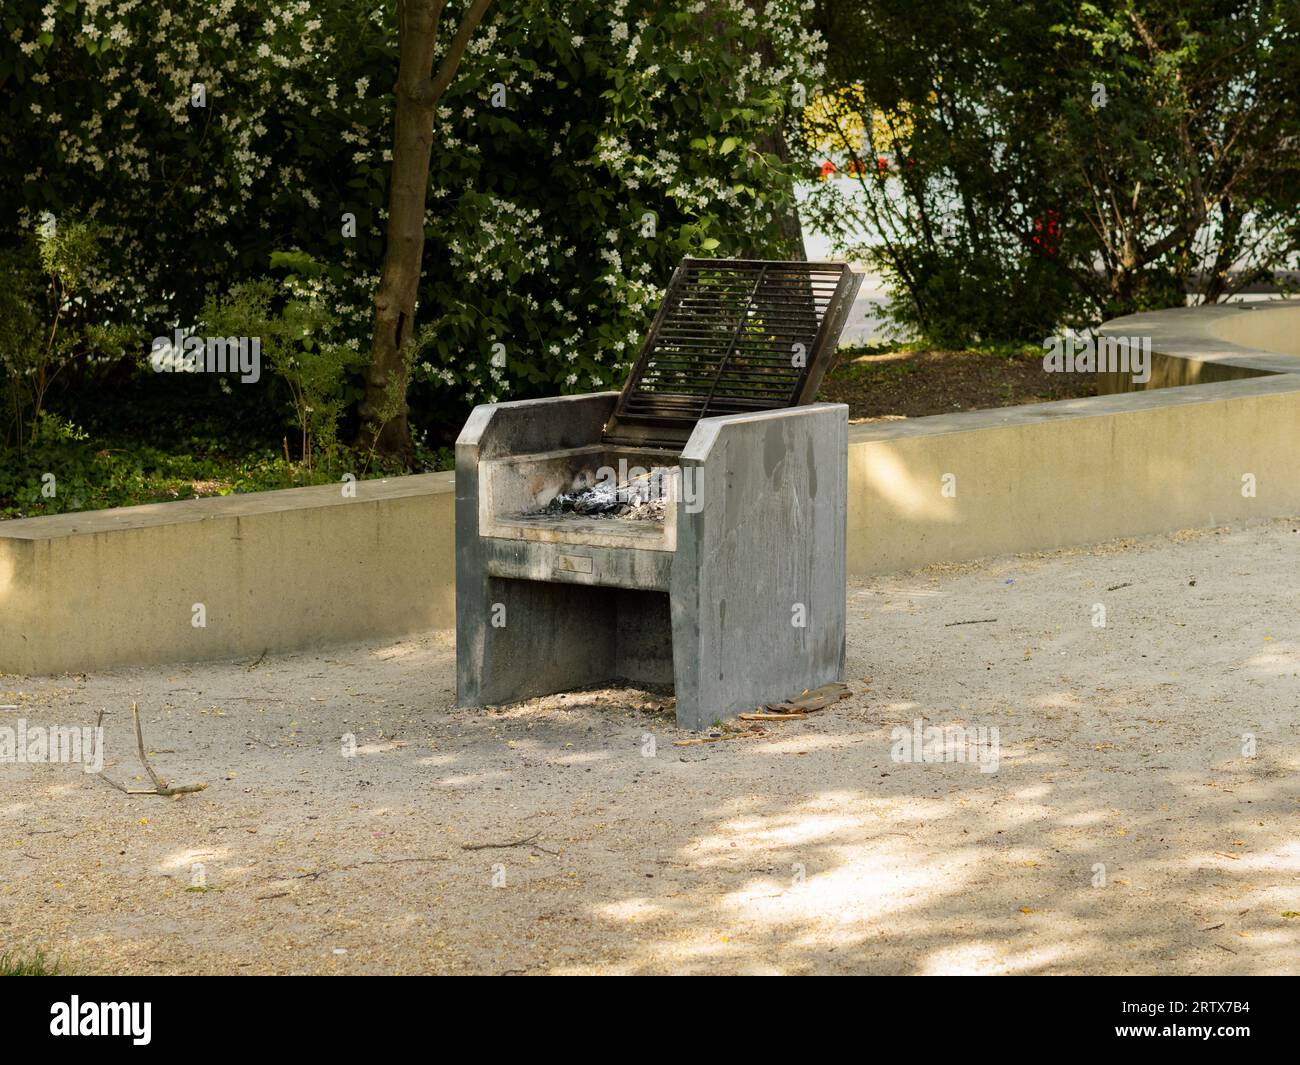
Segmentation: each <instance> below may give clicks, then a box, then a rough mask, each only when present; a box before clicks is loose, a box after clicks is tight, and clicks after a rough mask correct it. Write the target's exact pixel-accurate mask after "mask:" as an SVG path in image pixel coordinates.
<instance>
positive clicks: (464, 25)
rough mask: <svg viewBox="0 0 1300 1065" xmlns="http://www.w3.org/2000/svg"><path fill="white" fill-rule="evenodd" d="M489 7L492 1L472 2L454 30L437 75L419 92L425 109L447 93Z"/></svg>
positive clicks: (475, 0) (435, 103) (477, 0)
mask: <svg viewBox="0 0 1300 1065" xmlns="http://www.w3.org/2000/svg"><path fill="white" fill-rule="evenodd" d="M491 6H492V0H474V2H473V3H472V4H471V5H470V8H469V10H468V11H466V12H465V16H464V17H463V18H462V19H461V20H460V25H459V26H458V27H457V28H456V36H455V37H453V38H452V39H451V47H450V48H448V49H447V54H446V55H445V56H443V57H442V63H441V65H440V66H439V67H438V73H437V74H435V75H434V76H433V77H432V78H431V79H429V81H428V82H427V83H426V84H425V86H424V87H423V88H422V89H421V90H420V97H419V99H420V103H421V104H423V105H424V106H425V107H434V106H436V105H437V103H438V101H439V100H441V99H442V94H443V93H445V92H446V91H447V86H449V85H450V84H451V79H452V78H454V77H455V76H456V68H457V67H459V66H460V61H461V59H462V57H463V56H464V55H465V49H466V48H468V47H469V39H470V38H471V37H472V36H473V35H474V31H475V30H476V29H477V28H478V24H479V23H480V22H482V21H483V16H484V15H486V14H487V9H488V8H489V7H491Z"/></svg>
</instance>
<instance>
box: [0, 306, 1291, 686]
mask: <svg viewBox="0 0 1300 1065" xmlns="http://www.w3.org/2000/svg"><path fill="white" fill-rule="evenodd" d="M1107 330H1108V331H1111V332H1114V333H1116V334H1118V335H1126V336H1127V335H1152V336H1153V337H1154V342H1153V349H1154V350H1155V351H1157V352H1161V353H1163V354H1164V356H1165V360H1166V361H1167V363H1168V364H1169V365H1170V366H1171V367H1175V368H1176V367H1178V366H1180V365H1181V366H1182V369H1181V370H1178V371H1177V372H1174V371H1171V373H1173V376H1174V379H1179V374H1181V376H1182V377H1185V378H1188V379H1192V378H1195V379H1200V380H1204V379H1205V376H1206V374H1207V373H1222V374H1226V375H1232V374H1236V375H1237V376H1238V377H1240V378H1241V379H1238V380H1226V381H1221V382H1220V383H1216V384H1202V385H1199V386H1197V387H1192V388H1163V389H1153V390H1146V391H1141V392H1132V393H1127V394H1122V395H1108V396H1099V397H1095V398H1092V399H1082V400H1065V401H1062V402H1057V403H1042V404H1035V405H1031V406H1026V407H1017V408H1007V409H1003V410H991V411H977V412H971V413H966V414H954V415H941V416H938V417H933V418H917V419H914V420H910V421H901V422H899V421H893V422H885V423H876V424H868V425H858V426H853V427H851V428H850V430H849V470H848V475H849V476H848V484H849V501H848V503H849V529H848V568H849V572H850V573H853V574H857V575H864V574H873V573H889V572H895V571H898V570H902V569H906V568H909V567H912V566H920V565H925V564H928V563H932V562H942V561H954V560H959V559H971V558H979V557H983V556H987V555H996V554H1009V553H1015V552H1020V551H1033V550H1049V549H1052V548H1057V547H1066V546H1072V545H1078V544H1087V543H1095V542H1097V541H1100V540H1105V539H1108V538H1111V537H1117V536H1131V535H1141V534H1145V533H1153V532H1160V531H1166V530H1171V529H1176V528H1188V527H1195V526H1206V525H1215V524H1219V523H1222V522H1227V521H1233V520H1239V519H1246V518H1267V517H1282V516H1289V515H1292V514H1300V473H1298V472H1297V469H1296V465H1297V464H1296V459H1295V456H1296V455H1297V454H1300V301H1297V302H1295V303H1291V304H1253V305H1237V306H1232V307H1210V308H1198V309H1194V310H1189V311H1182V310H1179V311H1162V312H1158V313H1156V314H1152V315H1138V316H1134V317H1133V318H1129V319H1119V320H1118V321H1116V322H1114V323H1111V324H1110V325H1108V327H1107ZM1247 341H1249V342H1250V343H1274V344H1275V345H1276V347H1277V348H1278V350H1276V351H1267V350H1262V349H1260V348H1252V347H1250V346H1249V345H1248V343H1247ZM1207 367H1210V368H1212V369H1209V370H1207V369H1206V368H1207ZM356 487H357V495H356V498H354V499H348V498H344V497H343V495H342V493H341V491H340V489H338V488H335V487H328V486H327V487H322V488H298V489H291V490H289V491H284V492H266V493H260V494H257V495H246V496H233V497H226V498H222V499H202V500H187V501H184V502H178V503H164V504H159V505H155V506H148V507H129V508H125V509H122V510H108V511H97V512H88V513H82V514H70V515H61V516H57V517H49V518H30V519H26V520H21V521H8V522H0V671H4V672H21V673H57V672H64V671H76V670H86V669H99V668H105V667H109V666H115V665H123V664H137V663H138V664H158V663H167V662H179V661H192V660H199V659H212V658H230V657H241V656H248V657H255V656H256V655H258V654H260V653H261V652H262V651H263V650H267V649H269V650H291V649H297V648H305V647H311V646H314V645H324V644H328V643H334V642H340V641H346V640H353V639H362V638H367V637H372V636H388V635H392V636H397V635H401V634H405V633H410V632H417V631H423V630H428V629H450V628H452V626H453V624H454V601H455V597H454V587H453V585H454V580H455V577H454V574H455V565H454V561H455V560H454V536H453V531H452V530H453V510H454V494H455V486H454V480H453V476H452V475H451V474H449V473H448V474H426V475H422V476H417V477H402V478H395V479H392V480H388V481H362V482H359V483H358V484H357V486H356ZM1252 490H1253V491H1252ZM200 603H201V604H203V607H204V612H205V614H206V618H205V621H206V624H205V625H204V626H203V627H195V625H194V624H193V620H194V607H195V604H200Z"/></svg>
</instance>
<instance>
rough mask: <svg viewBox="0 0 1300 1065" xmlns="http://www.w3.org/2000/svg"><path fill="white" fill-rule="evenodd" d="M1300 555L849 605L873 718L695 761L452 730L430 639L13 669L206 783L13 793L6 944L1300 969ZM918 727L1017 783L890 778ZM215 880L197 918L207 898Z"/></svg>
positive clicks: (48, 770) (989, 580) (442, 642)
mask: <svg viewBox="0 0 1300 1065" xmlns="http://www.w3.org/2000/svg"><path fill="white" fill-rule="evenodd" d="M1297 528H1300V521H1295V522H1291V521H1278V522H1269V523H1264V524H1257V525H1252V526H1243V527H1239V528H1234V529H1232V530H1215V531H1208V532H1201V533H1191V534H1179V535H1175V536H1170V537H1160V538H1155V539H1151V540H1146V541H1142V542H1140V543H1136V544H1135V543H1131V542H1129V543H1123V544H1109V545H1105V546H1104V547H1102V548H1098V549H1096V550H1093V551H1087V552H1065V553H1058V554H1052V555H1043V556H1034V557H1017V558H1009V559H998V560H994V561H991V562H988V563H982V564H978V565H970V566H952V567H940V568H932V569H929V570H926V571H923V572H919V573H912V574H906V575H901V576H897V577H890V578H879V579H873V580H870V581H867V582H855V583H854V584H853V585H852V587H851V588H850V617H851V629H850V637H849V671H848V677H847V679H848V681H849V683H850V685H851V686H852V687H853V689H854V692H855V695H854V697H853V698H852V699H850V700H847V701H845V702H842V703H840V704H838V705H837V706H836V707H834V708H832V709H829V710H827V711H824V712H822V713H821V714H819V715H817V716H815V717H812V718H810V719H808V720H806V721H800V722H791V723H788V724H781V725H769V726H766V728H767V732H766V734H765V735H763V736H761V737H758V738H746V739H740V740H736V741H734V742H724V743H717V744H712V745H703V746H693V747H686V748H677V747H674V746H673V745H672V744H673V741H674V740H677V739H682V738H684V737H685V735H686V734H684V733H680V732H678V731H677V730H676V729H675V728H674V727H673V723H672V718H671V713H670V711H668V710H666V709H665V702H666V701H665V700H664V699H663V698H657V697H655V696H653V695H647V694H645V693H637V692H628V691H606V692H594V693H583V694H580V695H572V696H568V697H552V698H548V699H544V700H536V701H533V702H531V703H527V704H523V705H520V706H516V707H512V708H509V709H507V710H504V711H499V712H486V713H484V712H479V713H470V712H460V711H454V710H449V709H448V706H449V704H450V702H451V699H452V685H453V660H454V652H453V650H452V647H451V645H450V642H449V641H448V639H447V638H446V637H445V636H439V635H434V634H430V635H428V636H424V637H420V638H416V639H410V640H404V641H402V642H400V643H392V644H383V645H380V644H366V645H359V646H350V647H345V648H335V649H332V650H329V651H327V652H322V653H304V654H299V655H287V656H281V657H269V658H267V659H266V660H265V661H263V662H261V663H260V664H257V665H255V666H253V667H251V668H250V664H249V663H236V664H230V663H225V664H212V665H198V666H187V667H178V668H172V669H166V670H154V669H148V670H146V669H140V670H122V671H118V672H113V673H103V674H97V675H93V676H87V677H76V678H60V679H54V680H50V679H41V678H22V677H13V676H4V677H0V702H9V703H18V705H19V706H20V710H19V711H18V712H16V713H15V712H14V711H8V712H5V713H3V714H0V724H3V723H6V722H7V723H12V719H13V718H15V717H17V716H19V715H22V716H24V717H25V718H26V719H27V721H28V722H29V724H50V723H59V724H89V723H93V721H94V718H95V715H96V714H97V712H98V710H99V708H100V707H106V708H107V709H108V710H109V711H110V712H111V714H112V717H111V718H110V725H109V727H108V730H107V732H108V735H107V750H108V755H109V757H108V769H109V772H110V774H113V773H115V774H116V775H118V776H119V777H130V776H132V775H135V774H138V773H139V767H138V765H137V764H136V761H135V758H134V751H133V747H134V741H133V738H132V736H131V734H130V731H129V728H130V726H129V714H128V713H127V712H126V711H127V709H128V707H129V705H130V702H131V700H138V701H139V703H140V706H141V708H142V709H143V711H144V720H145V725H146V734H147V736H148V739H149V744H150V747H151V749H153V750H154V751H157V752H159V753H157V754H156V756H155V758H154V762H155V765H156V766H157V768H158V770H159V771H160V772H161V773H162V774H163V775H164V776H168V777H171V778H173V779H174V780H175V781H177V782H185V781H191V780H195V779H200V780H205V781H207V782H209V783H210V784H211V787H210V788H209V789H208V790H207V791H205V792H203V793H201V794H198V795H193V796H189V797H187V798H184V799H179V800H165V799H159V798H152V797H147V798H139V797H132V798H127V797H126V796H123V795H121V794H119V793H118V792H116V791H113V790H111V789H110V788H108V787H106V786H105V785H104V784H102V783H101V782H99V781H96V780H94V779H93V778H91V777H89V776H86V775H84V774H83V773H82V772H81V771H80V769H79V768H77V767H71V766H56V767H49V766H38V767H31V766H19V765H4V766H0V813H2V814H3V824H2V825H0V839H3V849H2V850H0V951H3V950H4V949H11V948H13V947H15V946H18V947H32V946H38V945H39V946H44V947H45V948H47V949H49V950H52V951H54V952H55V953H56V954H57V955H59V956H60V957H61V958H62V960H63V963H64V965H65V967H66V968H68V969H71V970H73V971H84V972H147V973H162V972H177V973H179V972H240V973H253V972H309V973H330V972H340V973H375V972H404V973H414V972H483V973H505V972H526V973H547V972H610V973H626V972H702V971H714V972H826V973H838V972H872V973H940V972H943V973H951V972H990V973H1033V972H1051V973H1069V972H1102V973H1169V972H1188V973H1219V972H1227V973H1283V972H1288V973H1295V972H1300V942H1298V940H1300V917H1298V918H1285V917H1283V916H1282V915H1283V913H1287V912H1292V913H1294V912H1296V911H1300V785H1298V783H1297V781H1298V778H1297V769H1300V725H1298V723H1297V707H1298V706H1300V622H1298V618H1300V597H1298V596H1297V594H1296V587H1297V583H1300V577H1298V576H1297V565H1296V562H1297V558H1298V557H1300V533H1297V532H1296V531H1295V530H1296V529H1297ZM1193 582H1194V583H1193ZM1116 585H1125V587H1121V588H1115V590H1113V591H1107V589H1108V588H1114V586H1116ZM1098 602H1100V603H1103V604H1104V605H1105V606H1106V609H1107V625H1106V627H1105V628H1097V627H1094V625H1093V624H1092V619H1093V613H1092V611H1093V605H1094V604H1095V603H1098ZM987 618H996V619H997V620H996V621H992V622H983V623H980V624H970V625H950V624H949V623H951V622H954V621H968V620H975V619H987ZM864 678H869V679H865V680H864ZM916 718H922V719H924V721H925V723H926V724H928V725H951V724H958V723H960V724H965V725H968V726H972V727H977V726H986V727H988V726H994V725H996V726H997V727H998V729H999V733H1000V748H1001V761H1000V767H999V770H998V772H996V773H981V772H979V770H978V768H977V767H976V766H974V765H970V764H953V763H949V764H923V763H913V764H899V763H895V762H893V761H891V758H890V730H891V728H892V727H893V726H895V725H907V726H910V725H911V723H912V722H913V720H914V719H916ZM347 732H351V733H354V734H355V735H356V737H357V742H358V744H359V752H358V754H357V756H356V757H355V758H344V757H342V753H341V744H340V737H341V736H342V735H343V734H344V733H347ZM1244 733H1253V734H1254V735H1255V736H1256V737H1257V740H1256V742H1257V751H1256V754H1255V756H1254V757H1244V756H1243V754H1242V735H1243V734H1244ZM647 736H653V737H654V739H655V747H656V750H655V755H654V757H646V756H645V753H644V751H645V748H646V740H645V737H647ZM137 783H139V784H143V783H144V781H143V779H142V778H141V779H140V780H138V781H137ZM534 834H536V835H535V838H534V839H533V841H532V843H531V844H527V845H522V846H515V847H505V848H494V849H482V850H473V851H468V850H464V849H462V844H483V843H509V842H513V841H517V840H520V839H523V838H526V837H529V836H533V835H534ZM195 862H200V863H202V864H203V865H204V867H205V869H206V882H207V887H208V888H209V890H206V891H192V890H186V889H187V888H188V887H190V885H191V879H192V873H191V867H192V865H193V864H194V863H195ZM1098 864H1104V866H1105V874H1106V886H1104V887H1095V886H1093V880H1094V878H1095V876H1096V874H1095V872H1094V869H1095V867H1096V866H1097V865H1098ZM494 867H495V868H494ZM494 876H495V877H496V879H497V880H498V881H500V880H503V881H504V883H503V886H493V881H494Z"/></svg>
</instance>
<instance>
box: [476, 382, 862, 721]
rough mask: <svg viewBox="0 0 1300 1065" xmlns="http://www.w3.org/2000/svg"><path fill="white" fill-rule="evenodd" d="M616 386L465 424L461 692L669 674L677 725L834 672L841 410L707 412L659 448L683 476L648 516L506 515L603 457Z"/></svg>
mask: <svg viewBox="0 0 1300 1065" xmlns="http://www.w3.org/2000/svg"><path fill="white" fill-rule="evenodd" d="M616 399H617V393H612V392H611V393H600V394H596V395H590V396H576V397H564V398H559V399H552V400H529V401H524V402H520V403H503V404H493V405H489V406H483V407H479V408H477V409H476V410H475V411H474V413H473V414H472V415H471V416H470V419H469V421H468V422H467V423H466V426H465V429H464V431H463V432H462V434H461V436H460V439H459V440H458V441H457V444H456V633H457V701H458V702H459V703H460V704H461V705H462V706H482V705H490V704H500V703H506V702H511V701H514V700H518V699H524V698H529V697H531V696H535V695H545V694H550V693H552V692H557V691H564V690H567V689H571V688H579V687H585V686H588V685H593V684H603V683H607V682H609V681H612V680H625V681H630V682H633V683H641V684H654V685H660V684H665V683H671V684H672V686H673V688H674V692H675V694H676V698H677V721H678V724H679V725H682V726H683V727H686V728H692V729H701V728H705V727H707V726H708V725H709V724H711V723H712V722H714V721H715V720H719V719H724V718H727V717H730V716H732V715H734V714H736V713H738V712H741V711H744V710H748V709H751V708H753V707H755V706H757V705H759V704H761V703H764V702H770V701H774V700H777V699H782V698H786V697H788V696H790V695H792V694H796V693H798V692H800V691H802V690H803V689H804V688H813V687H817V686H819V685H821V684H825V683H828V682H830V681H834V680H839V679H841V676H842V673H843V667H844V631H845V597H844V588H845V539H846V502H845V501H846V495H847V484H846V480H847V462H846V448H847V441H848V409H847V408H846V407H844V406H843V405H838V404H815V405H811V406H801V407H792V408H786V409H780V410H774V411H767V412H763V413H758V414H737V415H727V416H724V417H716V418H704V419H701V420H700V421H699V423H698V424H697V426H696V428H695V430H694V432H693V433H692V435H691V437H690V439H689V440H688V442H687V444H686V446H685V448H684V449H683V451H682V453H681V455H680V456H679V457H678V456H665V455H664V454H663V453H662V452H656V453H655V455H656V461H658V460H661V459H664V458H667V460H668V461H671V462H673V463H674V464H675V465H678V466H680V468H681V477H682V478H683V480H684V481H686V482H688V483H689V485H690V499H689V501H688V499H687V498H683V497H684V496H685V495H686V494H687V493H686V492H685V491H683V493H682V494H681V495H679V497H678V498H677V499H676V501H675V502H673V503H670V505H669V507H668V515H667V518H666V520H665V521H664V522H663V523H662V524H660V523H647V522H637V521H628V520H621V519H593V520H583V519H575V518H557V519H556V520H554V521H547V522H542V523H537V522H533V521H528V522H520V521H516V520H513V518H514V517H516V516H517V515H518V513H519V512H520V510H521V509H527V506H526V505H527V504H528V503H529V502H530V500H529V499H528V498H527V495H528V491H529V488H528V486H530V485H531V486H533V489H532V490H534V491H536V492H537V493H538V495H536V496H534V498H533V499H532V500H531V502H532V503H533V504H535V505H536V504H541V503H544V502H545V498H543V497H545V495H546V493H548V492H554V491H555V490H558V489H557V485H559V484H561V483H563V482H565V481H569V480H571V479H572V477H573V476H574V475H575V474H576V475H579V476H580V475H582V473H583V465H582V464H583V463H584V462H595V461H597V459H599V460H600V461H601V462H606V461H608V459H609V458H610V455H611V453H610V451H609V450H608V449H607V448H603V447H601V446H599V445H601V432H602V428H603V426H604V424H605V422H606V419H607V418H608V416H609V413H610V412H611V411H612V409H613V405H614V402H615V400H616ZM638 454H640V453H639V452H638ZM628 455H629V456H631V455H632V453H631V452H629V453H628ZM614 457H617V456H614ZM664 464H667V463H666V462H665V463H664ZM557 470H559V471H562V476H560V477H558V478H557V476H556V475H555V474H556V471H557Z"/></svg>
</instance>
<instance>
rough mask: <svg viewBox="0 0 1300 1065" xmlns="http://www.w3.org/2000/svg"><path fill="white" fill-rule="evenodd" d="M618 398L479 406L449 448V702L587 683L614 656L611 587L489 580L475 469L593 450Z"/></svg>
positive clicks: (603, 395) (502, 698) (475, 702)
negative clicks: (452, 502)
mask: <svg viewBox="0 0 1300 1065" xmlns="http://www.w3.org/2000/svg"><path fill="white" fill-rule="evenodd" d="M617 398H618V393H617V392H600V393H596V394H594V395H588V396H565V397H561V398H557V399H540V400H527V401H524V402H518V403H499V404H490V405H486V406H481V407H476V408H475V409H474V411H473V413H471V415H470V417H469V419H468V421H466V423H465V428H464V429H463V430H462V431H461V434H460V437H459V438H458V439H457V441H456V702H457V703H458V704H459V705H461V706H485V705H492V704H496V703H505V702H510V701H513V700H515V699H522V698H526V697H528V696H531V695H544V694H548V693H550V692H555V691H564V690H566V689H568V688H577V687H582V686H584V685H588V684H594V683H596V682H597V681H600V680H602V679H604V678H605V677H606V676H608V675H609V670H610V668H611V663H612V662H613V660H614V657H615V655H616V652H617V639H616V632H617V629H618V626H617V624H616V619H617V614H616V612H615V611H616V604H615V600H614V596H613V595H612V594H611V591H610V589H606V588H589V587H584V586H581V585H577V584H561V583H549V582H547V583H543V582H539V581H530V580H511V579H504V578H500V577H492V576H490V575H489V572H488V568H489V567H488V560H489V555H490V554H491V552H492V551H493V549H494V548H493V544H492V542H491V541H488V540H485V539H484V538H482V537H481V536H480V535H479V490H480V482H479V463H480V461H484V460H488V459H494V458H502V457H505V456H507V455H520V454H528V453H530V452H539V451H556V450H560V449H562V448H576V447H586V446H588V445H591V444H595V443H597V442H599V440H600V435H601V431H602V430H603V429H604V425H605V421H606V420H607V419H608V417H609V415H610V413H611V412H612V411H613V409H614V402H615V401H616V400H617Z"/></svg>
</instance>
